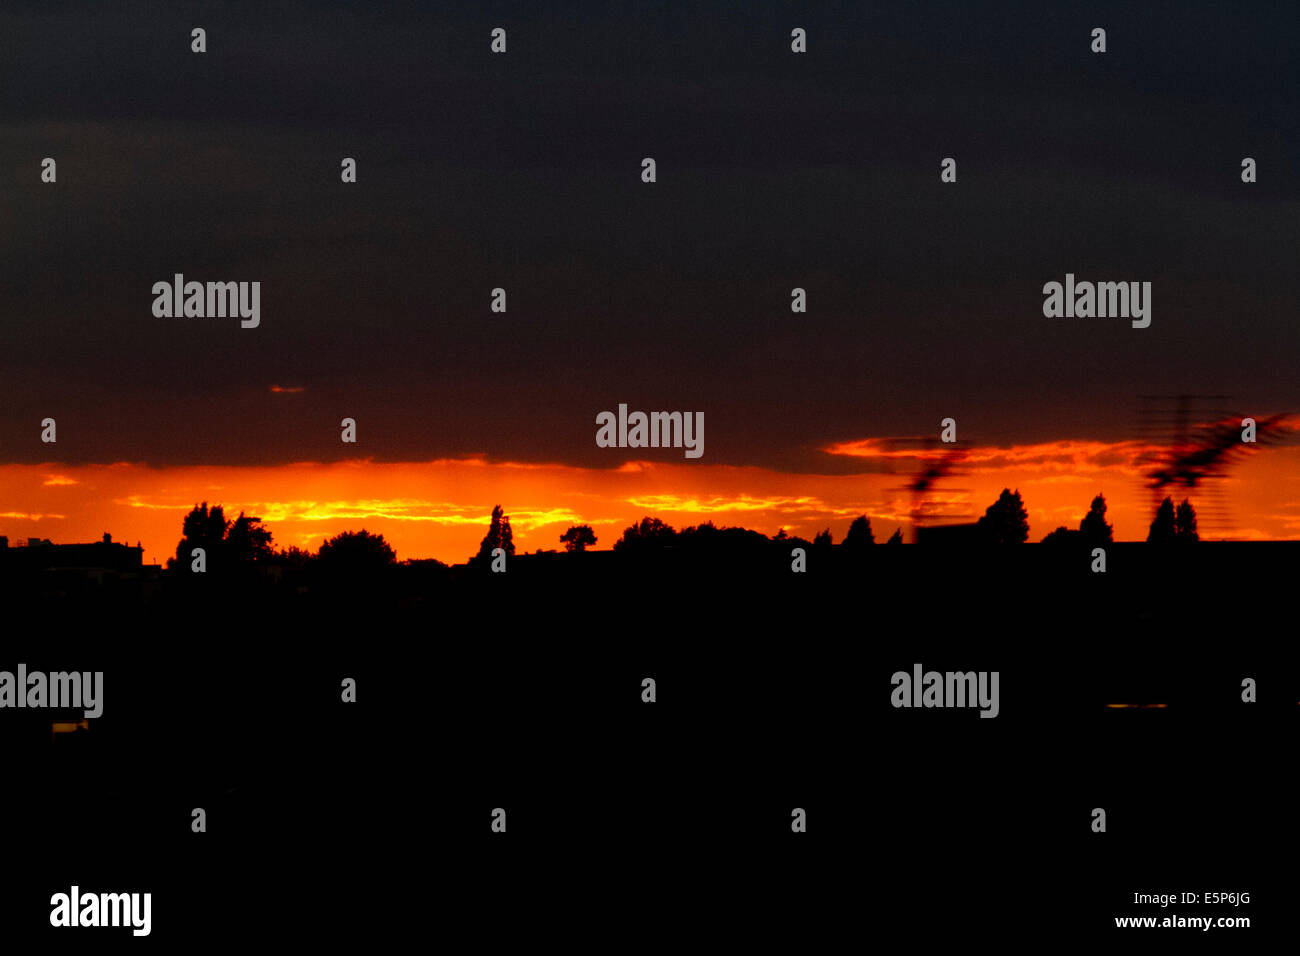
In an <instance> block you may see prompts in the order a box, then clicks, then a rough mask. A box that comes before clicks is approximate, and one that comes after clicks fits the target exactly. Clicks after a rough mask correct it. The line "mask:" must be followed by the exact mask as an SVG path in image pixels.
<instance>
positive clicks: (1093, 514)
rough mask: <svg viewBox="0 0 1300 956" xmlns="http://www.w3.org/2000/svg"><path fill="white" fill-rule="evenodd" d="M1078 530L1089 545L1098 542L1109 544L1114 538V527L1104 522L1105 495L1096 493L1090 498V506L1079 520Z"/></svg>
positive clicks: (1091, 545)
mask: <svg viewBox="0 0 1300 956" xmlns="http://www.w3.org/2000/svg"><path fill="white" fill-rule="evenodd" d="M1079 532H1080V533H1081V534H1082V535H1083V540H1084V543H1085V544H1087V545H1088V546H1089V547H1093V546H1095V545H1098V544H1110V543H1111V541H1113V540H1114V538H1113V532H1114V529H1113V528H1112V527H1111V526H1110V525H1109V524H1107V523H1106V499H1105V497H1103V496H1102V495H1098V496H1097V497H1096V498H1093V499H1092V507H1090V508H1089V509H1088V513H1087V514H1086V515H1084V516H1083V520H1082V521H1080V522H1079Z"/></svg>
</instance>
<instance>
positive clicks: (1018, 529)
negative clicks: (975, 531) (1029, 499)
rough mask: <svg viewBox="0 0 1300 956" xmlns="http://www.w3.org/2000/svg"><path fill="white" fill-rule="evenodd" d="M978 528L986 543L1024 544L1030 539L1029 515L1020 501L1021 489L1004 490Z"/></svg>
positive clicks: (987, 511)
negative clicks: (1013, 490)
mask: <svg viewBox="0 0 1300 956" xmlns="http://www.w3.org/2000/svg"><path fill="white" fill-rule="evenodd" d="M978 527H979V530H980V533H981V535H982V536H983V537H984V539H985V540H986V541H989V542H992V543H994V544H1024V543H1025V541H1026V540H1028V538H1029V513H1028V512H1027V511H1025V503H1024V502H1023V501H1021V500H1020V489H1019V488H1017V489H1016V490H1015V492H1014V493H1013V492H1012V491H1011V489H1010V488H1003V489H1002V494H1000V495H998V500H997V501H995V502H993V504H991V505H989V506H988V508H987V509H986V510H985V512H984V517H982V518H980V520H979V522H978Z"/></svg>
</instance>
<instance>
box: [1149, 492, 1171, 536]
mask: <svg viewBox="0 0 1300 956" xmlns="http://www.w3.org/2000/svg"><path fill="white" fill-rule="evenodd" d="M1174 534H1175V532H1174V502H1173V499H1172V498H1168V497H1166V498H1165V500H1164V501H1162V502H1160V507H1159V508H1157V509H1156V516H1155V517H1154V518H1152V519H1151V527H1150V528H1149V529H1148V530H1147V543H1148V544H1169V543H1171V542H1172V541H1173V540H1174Z"/></svg>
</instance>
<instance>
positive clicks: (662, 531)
mask: <svg viewBox="0 0 1300 956" xmlns="http://www.w3.org/2000/svg"><path fill="white" fill-rule="evenodd" d="M701 527H703V526H701ZM698 530H699V529H697V533H698ZM676 537H677V532H676V531H674V530H673V528H672V526H671V525H668V524H665V523H664V522H662V521H660V520H659V519H658V518H651V517H645V518H642V519H641V520H640V521H639V522H637V523H636V524H634V525H630V526H629V527H627V528H624V529H623V536H622V537H621V538H619V539H618V540H617V541H615V542H614V550H615V551H644V550H651V549H656V548H663V547H666V546H667V545H670V544H672V543H673V541H674V540H675V539H676Z"/></svg>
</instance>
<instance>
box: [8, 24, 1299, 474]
mask: <svg viewBox="0 0 1300 956" xmlns="http://www.w3.org/2000/svg"><path fill="white" fill-rule="evenodd" d="M266 6H267V5H264V4H249V5H242V6H241V5H229V6H228V5H222V6H221V7H220V8H216V7H213V6H211V5H208V4H194V5H185V4H163V3H143V4H134V5H126V6H125V7H119V6H116V5H114V6H113V7H112V8H111V9H110V8H107V7H103V8H100V7H95V8H92V9H91V10H90V11H88V12H87V11H82V10H78V9H76V8H75V7H72V6H63V5H59V4H41V5H39V6H30V7H23V6H18V7H11V8H9V9H8V10H7V12H5V13H4V14H0V36H4V37H5V40H4V41H3V47H4V53H5V55H4V56H0V62H3V64H4V66H3V67H0V69H2V70H3V74H2V75H0V80H2V81H3V82H2V83H0V97H2V98H3V99H2V100H0V103H2V104H3V112H2V113H0V115H2V116H3V117H4V118H5V120H4V124H3V125H2V126H0V174H2V175H3V176H4V181H5V182H6V183H7V184H8V185H7V186H6V188H5V189H4V190H3V193H2V196H3V198H0V217H3V218H2V221H3V224H4V227H5V234H6V237H7V239H8V240H9V241H8V243H7V244H6V256H5V259H4V262H3V265H0V309H3V315H4V322H3V324H0V371H2V372H3V375H0V402H2V406H3V409H4V411H3V414H0V456H2V457H3V460H5V461H20V462H21V461H28V462H30V461H39V460H44V459H47V458H51V457H57V458H60V459H66V460H69V461H74V462H84V461H113V460H121V459H130V460H146V461H149V462H151V463H159V464H165V463H182V462H204V461H214V462H222V463H230V464H251V463H258V464H267V463H274V462H280V461H297V460H320V459H331V458H336V457H342V456H344V455H345V454H347V455H353V454H357V453H361V454H365V455H372V456H374V457H376V458H379V459H389V460H409V459H423V458H433V457H442V456H447V455H458V454H466V453H481V454H485V455H487V456H489V457H493V458H502V459H514V460H532V461H539V460H547V461H562V462H567V463H575V464H589V465H612V464H616V462H615V461H613V460H611V458H610V457H609V454H610V453H609V452H602V451H601V450H599V449H596V448H595V445H594V439H593V436H594V430H595V426H594V419H595V414H596V412H598V411H600V410H603V409H607V408H614V407H616V406H617V404H618V403H619V402H627V403H628V404H629V406H630V407H632V408H647V409H649V408H661V409H692V410H693V409H701V410H704V411H705V413H706V420H707V436H706V442H707V444H706V448H707V451H706V456H707V460H709V461H711V462H733V463H753V464H764V465H768V466H772V467H777V468H782V469H809V470H824V471H849V470H852V469H853V468H854V467H858V466H855V464H854V463H853V461H852V460H851V459H836V458H833V457H831V456H827V455H824V454H823V453H822V452H821V451H820V449H821V448H822V447H824V446H825V445H827V444H829V443H831V442H833V441H841V440H848V439H853V438H859V437H864V436H867V435H903V434H918V433H930V432H934V431H936V430H937V428H938V422H939V419H940V418H942V417H945V416H948V415H952V416H954V417H956V418H957V419H958V422H959V427H960V428H961V432H962V437H963V438H965V439H971V440H979V441H989V442H1008V441H1041V440H1049V439H1054V438H1065V437H1075V438H1106V439H1110V440H1114V439H1122V438H1126V437H1131V432H1132V428H1133V426H1134V424H1135V417H1136V397H1137V396H1138V395H1139V394H1142V393H1147V392H1153V391H1158V392H1177V391H1193V392H1207V391H1208V392H1213V393H1219V394H1230V395H1233V396H1234V397H1235V399H1236V404H1237V405H1239V406H1241V407H1243V408H1256V407H1258V409H1259V410H1260V412H1261V413H1266V412H1269V411H1275V410H1282V409H1286V408H1294V407H1295V406H1296V405H1297V404H1298V402H1297V398H1298V397H1300V396H1298V395H1297V390H1298V388H1300V386H1297V384H1296V383H1297V380H1296V378H1295V376H1294V356H1295V354H1296V353H1297V348H1298V347H1300V332H1297V325H1296V322H1295V316H1296V314H1297V305H1300V301H1298V297H1297V293H1296V291H1295V286H1294V279H1293V273H1294V263H1295V254H1296V250H1297V248H1298V240H1300V218H1298V217H1297V215H1296V212H1297V190H1296V185H1295V183H1296V179H1297V174H1300V169H1298V168H1297V163H1296V159H1295V157H1296V156H1297V154H1298V153H1297V147H1298V146H1300V135H1298V134H1297V126H1296V122H1297V120H1296V117H1297V115H1300V113H1298V112H1297V109H1296V107H1297V105H1300V104H1297V102H1296V92H1295V84H1294V82H1292V78H1293V77H1294V76H1295V66H1296V63H1295V54H1294V52H1293V46H1294V45H1293V43H1292V42H1291V36H1292V34H1293V31H1292V30H1291V29H1290V27H1291V26H1293V24H1292V23H1290V22H1289V17H1288V15H1287V14H1286V13H1285V12H1284V11H1281V10H1279V11H1278V12H1277V13H1276V14H1268V15H1264V14H1260V13H1258V12H1243V11H1238V10H1234V9H1230V8H1221V9H1212V8H1211V7H1210V6H1208V5H1195V6H1192V7H1188V6H1186V5H1178V6H1169V7H1166V8H1161V9H1156V10H1147V11H1144V12H1137V11H1132V10H1129V9H1127V6H1115V7H1109V8H1107V7H1097V6H1094V5H1081V6H1079V7H1077V8H1071V7H1069V6H1068V5H1067V6H1065V7H1061V6H1060V5H1056V4H1053V5H1050V6H1051V8H1052V9H1051V10H1050V12H1049V11H1047V10H1043V9H1040V8H1039V5H1024V6H1023V7H1019V8H1017V7H1006V6H1003V5H999V6H998V7H997V8H996V9H994V8H992V7H990V8H986V9H984V10H975V9H972V8H971V7H970V6H969V5H966V4H962V5H947V6H939V7H935V8H933V9H929V10H927V11H924V12H917V11H893V12H889V11H876V10H868V9H866V8H865V5H861V4H856V3H854V4H849V3H844V4H838V5H836V4H830V5H825V6H819V8H818V10H817V11H816V12H815V13H810V12H808V11H806V10H802V9H800V7H799V6H794V5H791V6H790V7H788V8H787V7H785V6H782V5H777V4H771V3H760V4H755V5H745V7H744V8H743V9H742V8H741V7H739V6H737V5H735V4H716V5H712V6H709V5H705V8H704V9H693V10H690V11H685V10H678V9H673V8H672V7H664V5H660V4H653V5H651V4H618V5H609V6H604V5H596V4H576V5H571V6H569V7H567V8H565V9H564V10H563V11H560V10H558V9H549V10H547V9H541V7H543V6H545V5H536V4H529V5H524V4H513V5H494V4H487V5H478V4H475V5H468V6H467V9H466V11H465V12H462V13H460V14H455V15H449V14H446V13H444V12H439V11H438V10H434V9H429V8H430V7H434V6H441V5H427V4H406V5H382V4H333V5H328V4H327V5H323V6H322V5H319V4H312V5H310V6H309V5H306V4H301V5H277V6H275V7H274V9H273V10H270V11H268V10H267V9H265V8H266ZM1215 6H1217V7H1221V5H1215ZM497 25H501V26H504V27H506V28H507V30H508V31H509V43H510V52H509V53H508V54H507V55H506V56H505V57H493V56H491V55H489V54H488V52H487V46H488V31H489V29H490V28H491V27H492V26H497ZM793 25H800V26H804V27H805V28H806V29H808V31H809V37H810V40H809V43H810V52H809V54H807V55H806V56H803V57H797V56H793V55H791V54H790V53H789V47H788V36H789V29H790V27H791V26H793ZM1097 25H1101V26H1105V27H1106V28H1107V30H1108V34H1109V45H1110V52H1109V53H1107V54H1106V55H1105V56H1094V55H1092V54H1090V53H1089V52H1088V34H1089V31H1090V29H1091V28H1092V27H1093V26H1097ZM194 26H204V27H205V28H206V29H207V30H208V43H209V52H208V53H206V54H204V55H202V56H198V55H194V54H191V53H190V52H189V31H190V29H191V28H192V27H194ZM47 155H50V156H54V157H56V158H57V159H58V162H59V182H58V184H57V185H56V186H44V185H42V184H40V183H39V182H38V178H37V174H38V164H39V161H40V158H41V157H43V156H47ZM949 155H951V156H955V157H956V158H957V159H958V164H959V167H958V168H959V182H958V184H957V185H955V186H943V185H941V184H940V183H939V180H938V172H939V159H940V158H941V157H943V156H949ZM1247 155H1249V156H1253V157H1255V158H1256V159H1257V160H1258V162H1259V169H1260V181H1259V182H1258V183H1256V184H1254V185H1251V186H1244V185H1243V184H1241V183H1240V181H1239V177H1238V168H1239V163H1240V160H1241V157H1242V156H1247ZM344 156H353V157H356V158H357V160H358V164H359V182H358V183H357V184H356V185H355V186H344V185H343V184H341V183H340V182H339V161H340V160H341V159H342V157H344ZM643 156H654V157H655V158H656V159H657V161H658V163H659V179H660V181H659V182H658V183H656V184H654V185H653V186H646V185H642V184H641V183H640V182H639V175H638V174H639V162H640V160H641V158H642V157H643ZM1067 271H1072V272H1074V273H1076V274H1077V275H1079V276H1080V277H1081V278H1093V279H1143V280H1150V281H1152V282H1153V285H1154V290H1153V299H1154V315H1153V322H1152V326H1151V328H1149V329H1146V330H1141V331H1139V330H1134V329H1131V328H1129V327H1128V326H1127V323H1126V322H1123V321H1116V320H1100V319H1093V320H1050V319H1045V318H1044V317H1043V316H1042V314H1041V311H1040V308H1041V287H1042V284H1043V283H1044V282H1046V281H1048V280H1051V279H1057V280H1059V279H1061V278H1062V277H1063V276H1064V274H1065V273H1066V272H1067ZM175 272H182V273H184V274H185V275H186V276H187V277H189V278H193V279H198V280H209V279H217V280H258V281H260V282H261V283H262V289H263V293H262V316H263V318H262V325H261V327H260V328H258V329H256V330H242V329H240V328H239V326H238V322H237V321H234V320H221V319H155V318H153V316H152V314H151V311H150V306H151V303H152V296H151V294H150V287H151V286H152V283H153V282H155V281H158V280H166V279H170V277H171V276H172V275H173V273H175ZM496 286H503V287H505V288H506V289H507V291H508V294H509V312H508V313H506V314H505V315H497V314H494V313H491V312H490V311H489V309H488V301H489V292H490V290H491V289H492V288H494V287H496ZM794 286H801V287H804V288H806V289H807V290H808V294H809V305H810V308H809V312H808V313H807V314H806V315H794V314H792V313H790V311H789V305H788V303H789V290H790V289H791V288H792V287H794ZM285 383H290V384H293V385H295V386H302V387H304V388H305V391H303V392H301V393H297V394H275V393H272V392H271V391H270V387H271V386H272V385H275V384H285ZM47 415H53V416H55V417H56V418H57V419H58V420H59V444H58V454H57V455H52V454H51V451H52V449H51V448H50V446H44V445H41V444H40V443H39V428H38V425H39V421H40V420H41V418H43V417H45V416H47ZM345 416H350V417H354V418H356V419H357V421H358V424H359V432H360V437H361V443H360V444H359V445H358V446H356V447H355V448H354V447H353V446H344V445H342V444H341V443H340V442H339V441H338V422H339V421H340V420H341V419H342V418H343V417H345ZM859 466H860V465H859Z"/></svg>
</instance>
